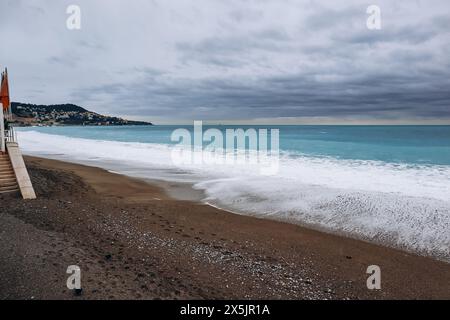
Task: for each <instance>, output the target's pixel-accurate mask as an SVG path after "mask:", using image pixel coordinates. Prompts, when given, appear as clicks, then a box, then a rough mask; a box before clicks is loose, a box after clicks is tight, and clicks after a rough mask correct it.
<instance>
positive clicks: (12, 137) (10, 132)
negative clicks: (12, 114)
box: [5, 127, 17, 142]
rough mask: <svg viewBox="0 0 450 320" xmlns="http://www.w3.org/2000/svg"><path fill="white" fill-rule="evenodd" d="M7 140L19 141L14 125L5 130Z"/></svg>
mask: <svg viewBox="0 0 450 320" xmlns="http://www.w3.org/2000/svg"><path fill="white" fill-rule="evenodd" d="M5 141H6V142H17V133H16V131H15V130H14V128H13V127H9V129H8V130H5Z"/></svg>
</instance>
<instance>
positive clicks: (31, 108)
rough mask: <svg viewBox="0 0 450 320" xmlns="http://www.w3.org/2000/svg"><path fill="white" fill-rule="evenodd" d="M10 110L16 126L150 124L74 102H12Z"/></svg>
mask: <svg viewBox="0 0 450 320" xmlns="http://www.w3.org/2000/svg"><path fill="white" fill-rule="evenodd" d="M11 111H12V113H13V124H14V125H16V126H33V125H37V126H58V125H91V126H92V125H95V126H100V125H101V126H123V125H152V124H151V123H150V122H144V121H132V120H126V119H122V118H118V117H110V116H104V115H101V114H98V113H95V112H92V111H88V110H86V109H84V108H82V107H80V106H77V105H74V104H54V105H36V104H30V103H21V102H13V103H11Z"/></svg>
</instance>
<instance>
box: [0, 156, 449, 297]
mask: <svg viewBox="0 0 450 320" xmlns="http://www.w3.org/2000/svg"><path fill="white" fill-rule="evenodd" d="M26 162H27V164H28V167H29V171H30V175H31V178H32V180H33V183H34V186H35V189H36V192H37V194H38V199H37V200H36V201H30V202H24V201H23V200H21V199H20V198H18V197H12V196H1V197H0V200H1V202H2V204H3V205H2V207H1V208H2V209H1V214H0V220H1V222H0V235H1V239H0V240H1V244H0V257H1V258H0V259H1V260H2V261H0V299H155V298H158V299H450V264H447V263H445V262H441V261H437V260H433V259H431V258H426V257H420V256H417V255H414V254H410V253H406V252H402V251H399V250H395V249H390V248H386V247H382V246H378V245H375V244H369V243H366V242H363V241H359V240H353V239H349V238H345V237H340V236H336V235H330V234H325V233H322V232H318V231H314V230H309V229H306V228H303V227H300V226H296V225H290V224H287V223H283V222H276V221H270V220H263V219H256V218H253V217H247V216H241V215H234V214H231V213H228V212H226V211H223V210H219V209H216V208H213V207H211V206H207V205H202V204H199V203H195V202H190V201H180V200H174V199H172V198H170V197H168V196H167V195H166V194H165V192H164V191H163V190H162V189H161V188H160V187H158V186H155V185H151V184H148V183H145V182H143V181H141V180H138V179H133V178H128V177H125V176H121V175H118V174H113V173H109V172H107V171H105V170H102V169H98V168H93V167H88V166H82V165H76V164H71V163H65V162H61V161H55V160H48V159H41V158H34V157H26ZM74 264H75V265H79V266H80V268H81V271H82V286H83V294H82V295H81V296H80V297H76V296H74V295H73V293H72V292H70V291H69V290H68V289H67V288H66V280H67V277H68V275H67V274H66V268H67V266H69V265H74ZM373 264H375V265H379V266H380V268H381V278H382V289H381V290H375V291H373V290H368V289H367V287H366V279H367V277H368V275H367V274H366V268H367V267H368V266H369V265H373Z"/></svg>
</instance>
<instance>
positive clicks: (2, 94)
mask: <svg viewBox="0 0 450 320" xmlns="http://www.w3.org/2000/svg"><path fill="white" fill-rule="evenodd" d="M0 102H1V103H2V104H3V111H5V110H8V108H9V103H10V101H9V85H8V70H7V69H5V72H3V73H2V83H1V88H0Z"/></svg>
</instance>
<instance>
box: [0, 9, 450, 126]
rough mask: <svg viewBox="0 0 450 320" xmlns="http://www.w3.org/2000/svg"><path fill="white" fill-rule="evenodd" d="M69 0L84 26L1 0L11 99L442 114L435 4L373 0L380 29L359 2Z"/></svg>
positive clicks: (440, 30)
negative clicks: (369, 23)
mask: <svg viewBox="0 0 450 320" xmlns="http://www.w3.org/2000/svg"><path fill="white" fill-rule="evenodd" d="M78 2H79V5H80V6H81V8H82V12H83V14H84V15H83V16H84V17H86V19H85V20H83V24H82V30H81V31H80V32H69V31H67V30H66V29H65V26H64V19H65V17H66V15H65V11H64V10H65V7H64V5H63V4H64V3H66V2H64V3H63V4H58V5H53V4H52V2H50V1H44V0H36V1H34V2H33V6H29V5H28V4H27V3H26V2H25V1H10V0H9V1H2V3H1V4H0V16H1V15H2V12H5V10H7V11H8V12H10V14H9V15H8V16H9V18H7V19H5V20H1V21H2V22H1V23H2V25H1V26H0V38H2V39H8V43H10V46H9V47H8V50H7V51H6V50H2V51H1V52H0V62H1V63H4V64H7V65H8V66H10V70H11V74H13V75H14V77H16V78H15V79H14V80H15V81H14V84H15V86H16V87H15V90H14V92H15V94H16V95H17V96H16V97H14V99H15V100H25V101H27V99H33V101H30V102H34V103H61V102H74V103H78V104H80V105H83V106H86V107H88V108H90V109H93V110H95V111H99V112H104V113H114V114H120V113H124V114H127V115H134V116H147V117H152V116H154V117H166V118H171V117H174V116H175V117H176V118H183V119H252V118H270V117H276V118H280V117H316V116H321V117H334V118H340V117H345V118H349V117H350V118H354V119H359V118H361V117H367V118H373V119H402V118H405V119H406V118H421V119H431V118H445V119H450V89H449V88H450V56H449V55H448V51H449V50H450V28H449V26H450V4H449V3H448V1H445V0H434V1H430V2H426V3H425V2H421V1H417V2H411V1H403V0H398V1H396V2H395V4H393V3H392V2H391V1H385V0H380V1H379V5H380V7H381V9H382V19H383V22H382V25H383V28H382V30H378V31H371V30H368V29H367V28H366V27H365V21H366V18H367V14H366V12H365V11H366V7H367V5H368V4H367V3H366V2H364V1H362V0H349V1H347V2H346V3H348V4H345V5H344V4H342V3H340V2H339V1H336V2H328V1H289V0H286V1H278V0H273V1H270V0H267V1H227V2H224V1H212V0H196V1H192V2H190V3H189V2H176V1H175V2H167V1H152V2H148V1H143V0H142V1H141V0H135V2H133V5H130V6H127V9H126V10H124V9H123V8H124V3H126V2H124V0H110V1H86V0H79V1H78ZM67 3H68V4H69V2H67ZM141 7H142V8H143V9H140V8H141ZM11 16H14V17H15V19H13V18H11ZM13 53H14V54H13ZM49 70H50V71H51V72H50V71H49ZM12 71H14V72H12ZM37 75H39V76H37ZM37 89H38V90H37ZM124 110H125V111H124Z"/></svg>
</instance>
